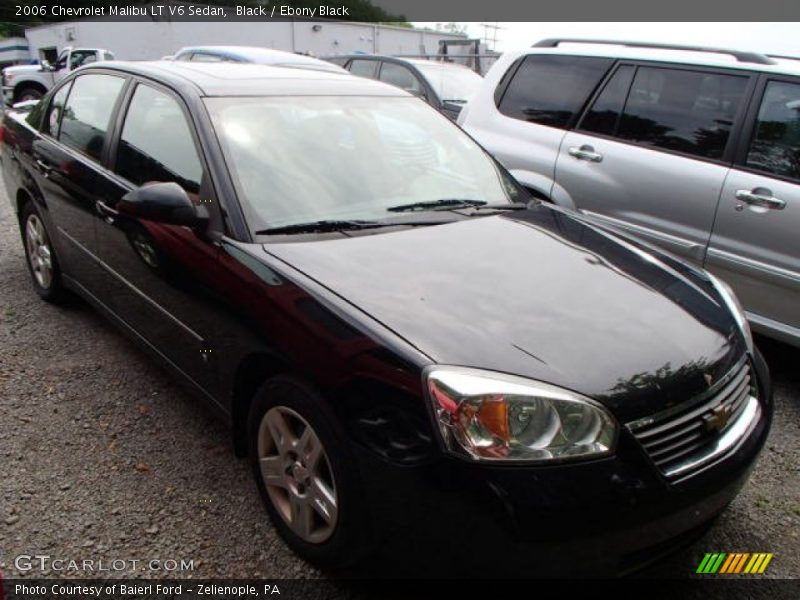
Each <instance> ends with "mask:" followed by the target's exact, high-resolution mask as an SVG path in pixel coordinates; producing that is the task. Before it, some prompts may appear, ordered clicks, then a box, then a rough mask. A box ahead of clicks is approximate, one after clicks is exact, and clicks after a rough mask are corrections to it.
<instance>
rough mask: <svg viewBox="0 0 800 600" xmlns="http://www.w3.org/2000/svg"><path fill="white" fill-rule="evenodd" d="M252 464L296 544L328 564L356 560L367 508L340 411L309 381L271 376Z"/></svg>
mask: <svg viewBox="0 0 800 600" xmlns="http://www.w3.org/2000/svg"><path fill="white" fill-rule="evenodd" d="M248 445H249V448H248V450H249V452H248V455H249V457H250V462H251V467H252V469H253V474H254V475H255V478H256V481H257V483H258V489H259V492H260V493H261V498H262V500H263V501H264V504H265V506H266V509H267V512H268V513H269V515H270V517H271V519H272V522H273V524H274V525H275V527H276V529H277V530H278V532H279V533H280V534H281V536H282V537H283V539H284V540H285V541H286V542H287V543H288V544H289V546H291V547H292V549H293V550H294V551H295V552H296V553H297V554H299V555H300V556H301V557H303V558H305V559H306V560H308V561H309V562H312V563H315V564H317V565H319V566H321V567H328V568H344V567H347V566H351V565H352V564H353V563H354V562H357V561H358V559H359V558H360V557H361V556H362V555H363V553H364V550H365V548H366V538H367V536H366V535H365V529H366V525H367V516H366V511H365V510H363V509H362V507H361V503H362V500H361V499H362V498H363V494H362V493H361V486H360V484H359V481H358V476H357V473H356V471H355V468H354V464H355V461H354V460H353V459H352V458H351V456H350V449H349V443H348V441H347V440H346V438H345V437H344V433H343V431H341V428H340V427H339V424H338V421H337V419H336V416H335V415H334V414H333V413H332V412H331V411H330V409H329V408H328V407H327V405H326V404H325V401H324V400H323V399H322V397H321V396H320V395H319V394H318V393H317V392H315V391H314V390H313V389H312V388H311V387H310V386H308V385H306V384H305V383H303V382H301V381H299V380H297V379H294V378H292V377H286V376H280V377H276V378H274V379H271V380H269V381H267V382H266V383H265V384H264V386H263V387H262V388H261V389H260V390H259V392H258V393H257V395H256V397H255V399H254V401H253V405H252V407H251V410H250V415H249V419H248Z"/></svg>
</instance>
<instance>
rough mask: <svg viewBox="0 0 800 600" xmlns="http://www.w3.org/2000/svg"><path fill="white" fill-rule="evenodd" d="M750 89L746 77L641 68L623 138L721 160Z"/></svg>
mask: <svg viewBox="0 0 800 600" xmlns="http://www.w3.org/2000/svg"><path fill="white" fill-rule="evenodd" d="M746 87H747V78H746V77H738V76H733V75H719V74H716V73H699V72H696V71H683V70H672V69H661V68H650V67H639V68H638V69H637V71H636V76H635V77H634V80H633V85H632V86H631V90H630V93H629V95H628V102H627V104H626V105H625V113H624V114H623V116H622V119H621V121H620V126H619V131H618V136H619V137H621V138H623V139H627V140H632V141H635V142H639V143H642V144H647V145H652V146H656V147H658V148H665V149H667V150H675V151H677V152H685V153H687V154H694V155H696V156H702V157H705V158H720V157H721V156H722V153H723V151H724V150H725V144H726V143H727V142H728V136H729V135H730V130H731V126H732V125H733V119H734V117H735V116H736V111H737V109H738V108H739V104H740V103H741V101H742V97H743V95H744V92H745V88H746Z"/></svg>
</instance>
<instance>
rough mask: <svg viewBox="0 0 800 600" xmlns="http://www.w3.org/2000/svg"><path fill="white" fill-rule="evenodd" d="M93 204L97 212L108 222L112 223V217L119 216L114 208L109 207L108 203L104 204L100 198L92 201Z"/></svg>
mask: <svg viewBox="0 0 800 600" xmlns="http://www.w3.org/2000/svg"><path fill="white" fill-rule="evenodd" d="M94 206H95V208H96V209H97V212H98V213H99V214H100V215H102V216H103V217H105V220H106V222H107V223H109V224H113V223H114V219H115V218H116V217H118V216H119V213H118V212H117V211H116V210H114V209H113V208H111V207H110V206H109V205H108V204H106V203H105V202H103V201H102V200H97V201H96V202H95V203H94Z"/></svg>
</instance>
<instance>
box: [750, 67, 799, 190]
mask: <svg viewBox="0 0 800 600" xmlns="http://www.w3.org/2000/svg"><path fill="white" fill-rule="evenodd" d="M746 164H747V166H748V167H750V168H752V169H758V170H759V171H766V172H767V173H775V174H776V175H781V176H783V177H792V178H793V179H800V84H796V83H784V82H781V81H770V82H769V83H768V84H767V89H766V91H765V92H764V99H763V100H762V101H761V108H760V109H759V111H758V121H757V122H756V130H755V134H754V135H753V141H752V143H751V144H750V150H749V151H748V153H747V161H746Z"/></svg>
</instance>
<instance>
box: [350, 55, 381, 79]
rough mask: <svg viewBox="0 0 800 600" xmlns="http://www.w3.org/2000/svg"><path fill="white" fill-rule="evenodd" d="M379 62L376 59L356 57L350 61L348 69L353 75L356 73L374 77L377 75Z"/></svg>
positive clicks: (361, 75)
mask: <svg viewBox="0 0 800 600" xmlns="http://www.w3.org/2000/svg"><path fill="white" fill-rule="evenodd" d="M379 64H380V63H379V62H378V61H377V60H361V59H358V58H356V59H354V60H353V61H351V62H350V67H349V71H350V72H351V73H352V74H353V75H358V76H359V77H369V78H370V79H375V77H377V75H378V65H379Z"/></svg>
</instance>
